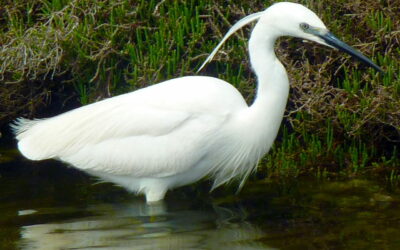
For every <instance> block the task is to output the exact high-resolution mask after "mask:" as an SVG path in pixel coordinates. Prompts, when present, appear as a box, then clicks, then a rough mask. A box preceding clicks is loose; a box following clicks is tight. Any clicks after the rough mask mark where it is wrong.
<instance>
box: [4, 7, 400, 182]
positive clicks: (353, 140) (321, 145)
mask: <svg viewBox="0 0 400 250" xmlns="http://www.w3.org/2000/svg"><path fill="white" fill-rule="evenodd" d="M229 2H230V3H229V6H228V7H227V6H226V4H227V3H226V1H211V0H187V1H184V0H180V1H178V0H165V1H154V0H149V1H147V0H146V1H145V0H114V1H111V0H110V1H106V0H98V1H89V0H82V1H74V0H29V1H25V0H15V1H4V0H3V3H2V4H1V5H0V13H1V14H2V15H0V30H1V31H0V44H1V48H0V65H1V66H0V80H1V83H0V95H1V96H0V97H1V98H0V110H2V111H1V113H0V122H1V123H5V122H8V121H10V120H11V119H12V118H15V117H16V116H18V115H25V116H26V115H27V116H34V115H35V112H37V110H40V109H43V106H44V105H46V104H48V105H50V104H51V105H56V104H55V103H51V100H52V97H53V96H54V95H56V94H57V92H60V91H61V90H64V89H73V90H74V92H75V93H76V95H75V97H74V98H75V99H76V100H79V102H80V103H82V104H86V103H90V102H93V101H96V100H99V99H102V98H106V97H109V96H113V95H117V94H120V93H124V92H127V91H130V90H134V89H138V88H141V87H144V86H147V85H149V84H153V83H157V82H160V81H162V80H166V79H170V78H173V77H177V76H181V75H193V74H195V71H196V70H197V68H198V67H199V65H200V64H201V63H202V61H203V60H204V59H205V58H206V56H207V55H208V53H210V52H211V51H212V49H213V48H214V47H215V45H216V44H217V43H218V42H219V40H220V39H221V37H222V36H223V34H224V33H225V32H226V31H227V30H228V29H229V27H230V26H231V25H232V24H233V23H234V22H235V21H236V20H238V19H240V18H241V17H243V16H245V15H247V14H250V13H253V12H256V11H260V10H262V9H264V8H266V7H267V6H269V5H270V4H271V3H273V2H274V1H260V0H258V1H248V2H246V3H242V2H243V1H229ZM298 2H300V3H302V4H305V5H307V6H308V7H309V8H311V9H312V10H314V11H315V12H317V13H318V14H319V16H320V17H321V18H322V20H323V21H324V22H325V23H326V24H327V25H328V27H329V28H330V29H331V31H332V32H333V33H335V34H336V35H337V36H338V37H340V38H342V39H343V40H344V41H346V42H347V43H349V44H351V45H353V46H355V47H356V48H357V49H359V50H360V51H362V52H363V53H364V54H365V55H367V56H368V57H370V58H372V59H373V60H374V61H376V62H377V63H378V64H379V65H380V66H382V68H383V69H384V70H385V71H386V74H384V75H382V74H379V73H377V72H376V71H374V70H372V69H367V68H365V67H364V66H363V65H358V63H357V62H355V61H354V60H352V59H350V57H348V56H346V55H344V54H342V53H340V52H337V51H332V50H328V49H326V48H322V47H321V46H316V45H315V44H309V43H307V44H303V43H302V42H301V41H299V40H296V39H287V38H284V39H281V40H280V41H279V43H278V46H277V54H278V55H279V57H280V58H281V60H282V61H283V62H284V64H285V65H286V67H287V70H288V72H289V75H290V77H291V83H292V93H291V96H290V100H289V104H288V112H287V114H286V118H285V122H284V125H283V126H282V131H281V134H280V139H279V140H278V142H277V143H276V144H275V146H274V148H273V150H272V151H271V152H270V154H268V156H267V157H266V158H265V159H264V161H263V164H262V166H261V168H262V169H264V170H266V172H267V173H268V176H298V175H302V174H310V172H311V173H313V174H315V175H316V176H318V177H325V178H328V177H333V176H353V175H359V174H365V173H372V174H374V175H375V174H376V175H379V176H381V177H383V178H385V179H388V180H390V181H391V182H392V183H398V181H399V178H400V169H399V166H400V162H399V161H400V160H399V150H398V147H399V141H400V109H399V107H400V61H399V58H400V46H399V40H400V20H399V18H398V16H399V14H400V2H399V1H397V0H386V1H384V0H381V1H376V0H366V1H362V2H361V1H350V0H335V1H328V0H321V1H307V0H302V1H298ZM250 30H251V27H249V28H247V29H245V30H243V31H241V32H239V33H238V34H237V35H236V36H234V37H233V38H232V39H230V40H229V41H228V43H227V44H226V45H225V46H224V47H223V49H222V51H221V52H220V53H218V55H217V56H216V58H215V60H214V61H213V62H212V63H211V64H210V65H209V66H208V67H207V68H206V70H205V71H203V72H201V74H205V75H213V76H216V77H219V78H222V79H225V80H227V81H229V82H231V83H232V84H233V85H235V86H236V87H237V88H239V89H240V91H241V92H242V93H243V95H244V96H245V97H246V99H247V100H248V102H249V103H251V100H252V98H253V97H254V85H255V83H256V81H255V78H254V75H253V74H252V72H251V70H250V67H249V64H248V56H247V38H248V34H249V31H250ZM60 86H62V87H60ZM61 96H62V95H61ZM68 98H70V97H69V96H64V97H63V98H61V99H62V100H59V102H60V103H63V102H64V101H66V100H67V99H68ZM262 171H263V170H262Z"/></svg>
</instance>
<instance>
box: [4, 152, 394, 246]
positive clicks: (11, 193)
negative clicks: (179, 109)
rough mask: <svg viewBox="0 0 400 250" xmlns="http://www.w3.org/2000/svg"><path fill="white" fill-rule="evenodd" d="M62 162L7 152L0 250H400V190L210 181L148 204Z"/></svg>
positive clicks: (358, 183) (355, 183)
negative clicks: (214, 185)
mask: <svg viewBox="0 0 400 250" xmlns="http://www.w3.org/2000/svg"><path fill="white" fill-rule="evenodd" d="M95 183H96V180H94V179H92V178H90V177H88V176H87V175H85V174H83V173H81V172H79V171H75V170H73V169H71V168H68V167H66V166H65V165H63V164H60V163H58V162H55V161H45V162H39V163H33V162H30V161H26V160H23V159H22V158H20V157H18V154H17V152H16V151H15V150H1V151H0V202H1V203H0V215H1V216H0V249H70V248H73V249H94V248H96V249H97V248H100V249H338V248H339V249H400V209H399V208H400V202H399V200H400V199H399V198H400V192H399V191H400V190H399V189H395V188H390V186H388V187H387V186H384V185H381V184H379V183H376V182H373V181H369V180H360V179H353V180H347V181H318V180H316V179H296V180H286V181H279V182H278V181H268V182H267V181H253V182H252V183H251V184H250V183H248V184H247V185H246V186H245V187H244V190H242V192H240V194H238V195H235V194H234V193H235V190H234V188H233V187H228V188H222V189H219V190H217V191H216V192H213V193H211V194H210V193H208V191H207V189H208V188H209V184H208V183H202V184H197V185H194V186H190V187H184V188H180V189H177V190H175V191H172V192H170V193H169V194H168V196H167V199H166V200H165V202H164V203H161V204H158V205H153V206H147V205H146V204H145V202H144V200H143V197H135V196H133V195H131V194H129V193H127V192H125V191H124V190H122V189H120V188H118V187H114V186H112V185H110V184H98V185H94V184H95Z"/></svg>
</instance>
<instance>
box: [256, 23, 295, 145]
mask: <svg viewBox="0 0 400 250" xmlns="http://www.w3.org/2000/svg"><path fill="white" fill-rule="evenodd" d="M267 28H268V27H267ZM278 37H279V32H278V31H276V30H274V29H273V28H271V29H269V30H265V25H256V26H255V27H254V29H253V32H252V34H251V37H250V40H249V52H250V62H251V65H252V67H253V69H254V71H255V73H256V75H257V80H258V85H257V93H256V98H255V100H254V102H253V104H252V105H251V106H250V108H249V111H250V114H251V115H253V116H254V117H255V119H257V121H258V124H259V125H257V126H260V130H261V127H263V128H264V131H265V135H266V136H267V135H268V134H269V135H271V137H269V136H268V138H269V139H272V140H274V139H275V137H276V134H277V133H278V130H279V127H280V124H281V122H282V118H283V114H284V112H285V108H286V103H287V99H288V94H289V79H288V76H287V73H286V70H285V68H284V67H283V65H282V64H281V62H280V61H279V60H278V58H277V57H276V55H275V51H274V46H275V42H276V39H277V38H278ZM253 126H254V125H253ZM271 143H272V141H271Z"/></svg>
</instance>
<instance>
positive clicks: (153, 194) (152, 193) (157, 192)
mask: <svg viewBox="0 0 400 250" xmlns="http://www.w3.org/2000/svg"><path fill="white" fill-rule="evenodd" d="M166 192H167V189H165V188H148V189H147V190H146V192H145V195H146V202H147V203H154V202H157V201H161V200H163V199H164V197H165V193H166Z"/></svg>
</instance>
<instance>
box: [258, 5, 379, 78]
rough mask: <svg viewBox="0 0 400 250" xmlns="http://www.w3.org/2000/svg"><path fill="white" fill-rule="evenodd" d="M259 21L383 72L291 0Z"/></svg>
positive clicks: (271, 8) (280, 34) (314, 15)
mask: <svg viewBox="0 0 400 250" xmlns="http://www.w3.org/2000/svg"><path fill="white" fill-rule="evenodd" d="M259 22H261V23H264V24H265V25H263V26H264V27H266V29H273V30H274V32H275V34H276V35H277V36H282V35H283V36H293V37H298V38H302V39H306V40H310V41H314V42H317V43H319V44H323V45H326V46H328V47H331V48H337V49H339V50H341V51H343V52H345V53H347V54H350V55H351V56H353V57H354V58H356V59H358V60H360V61H362V62H364V63H366V64H367V65H369V66H370V67H373V68H375V69H376V70H378V71H381V72H382V69H381V68H380V67H379V66H377V65H376V64H375V63H373V62H372V61H371V60H370V59H368V58H367V57H365V56H364V55H363V54H361V53H360V52H358V51H357V50H355V49H353V48H352V47H350V46H349V45H347V44H346V43H344V42H342V41H340V40H339V39H338V38H337V37H335V36H334V35H333V34H332V33H331V32H330V31H329V30H328V29H327V28H326V26H325V24H324V23H323V22H322V21H321V19H320V18H319V17H318V16H317V15H316V14H315V13H314V12H312V11H311V10H309V9H308V8H306V7H304V6H303V5H300V4H296V3H290V2H280V3H276V4H274V5H272V6H271V7H269V8H267V9H266V10H265V11H264V15H263V16H262V17H260V20H259ZM266 32H268V31H267V30H266ZM270 32H271V31H270Z"/></svg>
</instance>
